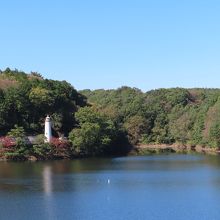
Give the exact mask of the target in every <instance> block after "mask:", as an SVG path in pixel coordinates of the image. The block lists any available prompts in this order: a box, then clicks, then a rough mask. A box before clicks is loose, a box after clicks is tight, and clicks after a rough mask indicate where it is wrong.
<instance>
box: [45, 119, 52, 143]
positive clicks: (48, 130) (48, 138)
mask: <svg viewBox="0 0 220 220" xmlns="http://www.w3.org/2000/svg"><path fill="white" fill-rule="evenodd" d="M44 136H45V142H46V143H49V142H50V141H51V139H52V129H51V119H50V116H47V117H46V120H45V133H44Z"/></svg>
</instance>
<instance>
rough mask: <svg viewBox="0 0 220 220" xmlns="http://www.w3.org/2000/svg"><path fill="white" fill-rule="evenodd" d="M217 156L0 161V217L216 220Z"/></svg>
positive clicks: (219, 211) (219, 196) (219, 202)
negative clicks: (34, 161) (33, 161)
mask: <svg viewBox="0 0 220 220" xmlns="http://www.w3.org/2000/svg"><path fill="white" fill-rule="evenodd" d="M219 207H220V157H218V156H205V155H178V154H171V155H152V156H140V157H138V156H137V157H120V158H105V159H101V158H97V159H82V160H73V161H54V162H36V163H32V162H1V163H0V219H4V220H7V219H21V220H26V219H27V220H30V219H32V220H33V219H41V220H44V219H73V220H75V219H76V220H77V219H79V220H83V219H102V220H104V219H107V220H113V219H116V220H120V219H123V220H124V219H125V220H129V219H132V220H133V219H145V220H151V219H152V220H154V219H155V220H160V219H161V220H162V219H163V220H166V219H167V220H168V219H169V220H172V219H173V220H177V219H180V220H181V219H183V220H186V219H187V220H190V219H195V220H198V219H200V220H202V219H208V220H212V219H216V220H219V219H220V208H219Z"/></svg>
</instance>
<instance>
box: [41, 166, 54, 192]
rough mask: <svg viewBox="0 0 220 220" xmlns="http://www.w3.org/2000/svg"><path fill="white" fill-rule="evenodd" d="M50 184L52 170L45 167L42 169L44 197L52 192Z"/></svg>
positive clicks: (49, 167)
mask: <svg viewBox="0 0 220 220" xmlns="http://www.w3.org/2000/svg"><path fill="white" fill-rule="evenodd" d="M52 184H53V182H52V168H51V166H45V167H44V168H43V189H44V192H45V195H47V196H50V195H51V194H52V191H53V185H52Z"/></svg>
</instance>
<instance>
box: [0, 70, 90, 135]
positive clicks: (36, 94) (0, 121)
mask: <svg viewBox="0 0 220 220" xmlns="http://www.w3.org/2000/svg"><path fill="white" fill-rule="evenodd" d="M85 105H86V98H85V97H83V96H82V95H81V94H79V93H78V92H77V91H76V90H75V89H74V88H73V87H72V86H71V85H70V84H69V83H67V82H66V81H62V82H61V81H55V80H48V79H44V78H43V77H42V76H41V75H40V74H38V73H34V72H32V73H30V74H25V73H24V72H20V71H17V70H10V69H9V68H7V69H6V70H5V71H0V133H1V135H4V134H6V133H7V132H8V131H9V130H10V129H12V128H13V127H14V126H15V125H18V126H22V127H23V128H24V130H25V131H26V132H27V133H30V134H39V133H42V132H43V128H44V120H45V116H46V115H47V114H49V115H51V117H52V119H53V122H54V132H55V133H57V134H56V135H58V134H61V133H63V134H66V135H67V134H68V132H69V131H71V130H72V129H73V127H74V126H75V120H74V117H73V114H74V113H75V112H76V111H77V110H78V108H79V107H83V106H85Z"/></svg>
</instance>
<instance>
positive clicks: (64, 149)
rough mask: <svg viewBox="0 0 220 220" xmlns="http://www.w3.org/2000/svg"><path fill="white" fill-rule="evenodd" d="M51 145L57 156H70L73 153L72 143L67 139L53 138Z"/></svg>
mask: <svg viewBox="0 0 220 220" xmlns="http://www.w3.org/2000/svg"><path fill="white" fill-rule="evenodd" d="M50 145H52V148H53V154H54V156H57V157H62V158H69V157H70V155H71V144H70V142H69V141H67V140H60V139H59V138H52V140H51V142H50Z"/></svg>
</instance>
